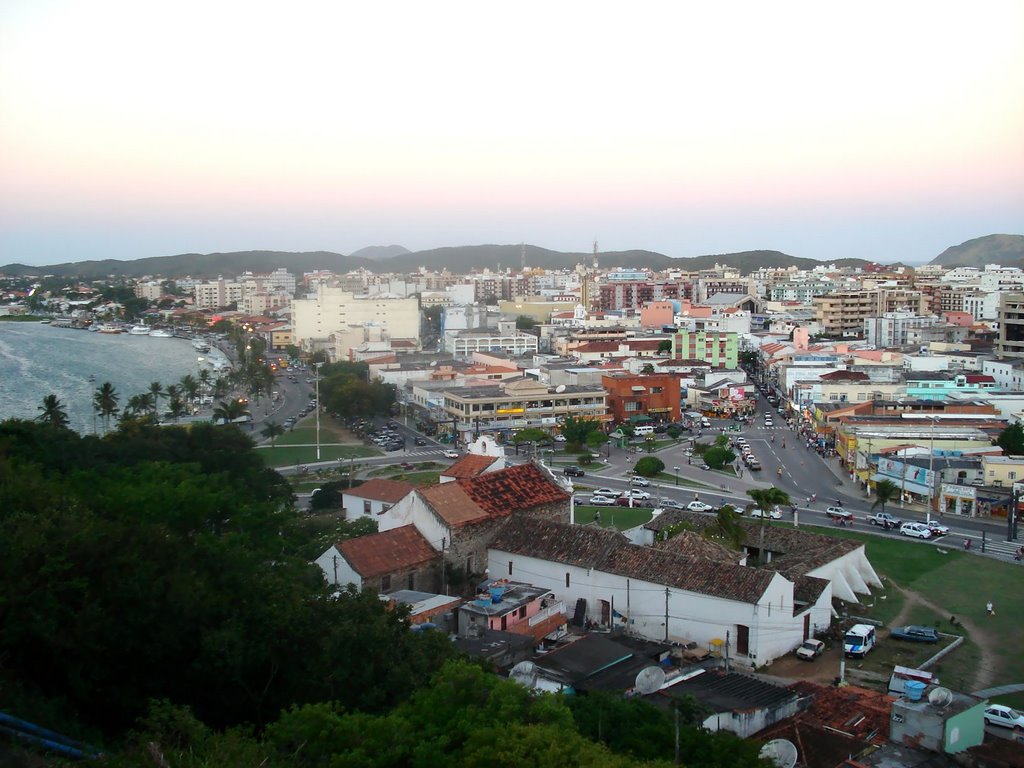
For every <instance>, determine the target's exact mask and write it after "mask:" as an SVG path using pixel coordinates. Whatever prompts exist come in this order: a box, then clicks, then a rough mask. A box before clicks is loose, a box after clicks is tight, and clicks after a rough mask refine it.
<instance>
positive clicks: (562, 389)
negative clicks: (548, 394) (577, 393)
mask: <svg viewBox="0 0 1024 768" xmlns="http://www.w3.org/2000/svg"><path fill="white" fill-rule="evenodd" d="M555 392H557V393H558V394H562V393H563V392H565V384H559V385H558V386H557V387H555Z"/></svg>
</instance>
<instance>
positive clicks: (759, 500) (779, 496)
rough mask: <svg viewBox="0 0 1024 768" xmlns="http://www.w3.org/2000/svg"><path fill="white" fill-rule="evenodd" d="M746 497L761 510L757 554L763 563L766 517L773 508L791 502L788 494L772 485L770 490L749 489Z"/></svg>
mask: <svg viewBox="0 0 1024 768" xmlns="http://www.w3.org/2000/svg"><path fill="white" fill-rule="evenodd" d="M747 496H749V497H750V498H751V499H753V500H754V503H755V504H756V505H757V507H758V509H760V510H761V525H760V532H759V534H758V545H757V546H758V552H759V555H758V557H759V559H760V561H761V562H762V563H764V562H765V556H764V528H765V526H766V525H767V524H768V515H769V514H770V513H771V511H772V510H773V509H774V508H775V507H780V506H786V507H788V506H789V505H790V504H792V503H793V502H792V500H791V499H790V498H789V494H788V493H786V492H785V491H783V490H780V489H779V488H776V487H775V486H774V485H773V486H772V487H771V488H751V489H750V490H748V491H747Z"/></svg>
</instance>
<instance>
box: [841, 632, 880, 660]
mask: <svg viewBox="0 0 1024 768" xmlns="http://www.w3.org/2000/svg"><path fill="white" fill-rule="evenodd" d="M874 647H875V628H874V627H873V626H871V625H870V624H854V625H853V626H852V627H850V628H849V629H848V630H846V634H844V635H843V653H844V654H845V655H846V656H852V657H853V658H856V659H863V658H864V657H865V656H867V655H868V651H870V650H871V649H872V648H874Z"/></svg>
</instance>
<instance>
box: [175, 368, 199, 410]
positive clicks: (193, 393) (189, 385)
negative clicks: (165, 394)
mask: <svg viewBox="0 0 1024 768" xmlns="http://www.w3.org/2000/svg"><path fill="white" fill-rule="evenodd" d="M178 386H180V387H181V390H182V392H184V394H185V397H186V399H187V400H188V402H190V403H192V402H195V399H196V398H197V397H199V380H198V379H196V377H195V376H193V375H192V374H191V373H186V374H185V375H184V376H182V377H181V381H179V382H178Z"/></svg>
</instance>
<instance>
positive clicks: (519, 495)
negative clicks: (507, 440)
mask: <svg viewBox="0 0 1024 768" xmlns="http://www.w3.org/2000/svg"><path fill="white" fill-rule="evenodd" d="M458 483H459V485H461V486H462V487H463V488H464V489H465V491H466V494H467V495H468V496H469V497H470V498H471V499H472V500H473V501H474V502H476V504H477V505H478V506H479V507H480V508H481V509H482V510H484V511H485V512H486V513H487V514H489V515H494V516H504V515H507V514H509V513H511V512H517V511H519V510H524V509H533V508H534V507H539V506H541V505H543V504H553V503H556V502H560V501H568V500H569V494H568V493H567V492H566V491H565V489H563V488H562V487H561V486H560V485H558V484H557V483H555V482H554V481H553V480H552V479H551V478H550V477H549V476H548V475H547V474H546V473H545V472H543V471H542V470H541V469H539V468H538V467H537V466H536V465H535V464H533V463H528V464H519V465H516V466H514V467H508V468H507V469H502V470H499V471H497V472H488V473H487V474H486V475H480V476H478V477H473V478H466V479H462V480H459V481H458Z"/></svg>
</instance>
